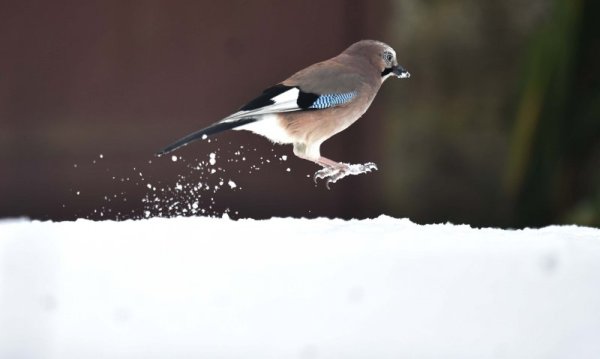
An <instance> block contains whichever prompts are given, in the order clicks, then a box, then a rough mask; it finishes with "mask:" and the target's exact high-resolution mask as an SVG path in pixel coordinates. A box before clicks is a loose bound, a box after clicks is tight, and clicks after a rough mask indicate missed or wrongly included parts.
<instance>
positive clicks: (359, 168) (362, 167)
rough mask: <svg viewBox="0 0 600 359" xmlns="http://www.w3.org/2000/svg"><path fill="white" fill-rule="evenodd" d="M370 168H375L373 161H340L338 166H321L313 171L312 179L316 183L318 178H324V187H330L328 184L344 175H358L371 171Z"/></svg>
mask: <svg viewBox="0 0 600 359" xmlns="http://www.w3.org/2000/svg"><path fill="white" fill-rule="evenodd" d="M372 170H377V165H376V164H375V163H373V162H368V163H365V164H355V165H351V164H347V163H340V165H339V166H335V167H323V168H321V169H320V170H318V171H317V172H315V174H314V176H313V180H314V181H315V183H317V180H319V179H326V181H325V187H327V189H331V188H330V185H331V184H332V183H335V182H337V181H338V180H340V179H342V178H344V177H346V176H349V175H359V174H361V173H367V172H371V171H372Z"/></svg>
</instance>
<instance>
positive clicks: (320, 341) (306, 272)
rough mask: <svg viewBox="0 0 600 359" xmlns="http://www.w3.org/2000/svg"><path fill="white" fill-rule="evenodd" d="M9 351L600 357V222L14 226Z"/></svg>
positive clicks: (4, 267)
mask: <svg viewBox="0 0 600 359" xmlns="http://www.w3.org/2000/svg"><path fill="white" fill-rule="evenodd" d="M0 357H1V358H61V359H62V358H184V357H185V358H261V359H262V358H599V357H600V230H598V229H591V228H580V227H573V226H572V227H548V228H543V229H539V230H522V231H506V230H498V229H472V228H470V227H468V226H455V225H427V226H421V225H417V224H414V223H411V222H410V221H408V220H400V219H393V218H389V217H380V218H377V219H373V220H361V221H358V220H356V221H342V220H326V219H318V220H304V219H272V220H269V221H254V220H240V221H231V220H228V219H210V218H176V219H150V220H141V221H126V222H91V221H85V220H79V221H77V222H68V223H67V222H64V223H48V222H29V221H26V220H12V221H2V222H0Z"/></svg>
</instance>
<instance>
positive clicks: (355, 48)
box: [343, 40, 410, 82]
mask: <svg viewBox="0 0 600 359" xmlns="http://www.w3.org/2000/svg"><path fill="white" fill-rule="evenodd" d="M343 54H347V55H350V56H355V57H356V58H358V59H361V60H363V61H366V62H368V63H369V65H370V66H371V67H373V68H374V70H377V71H378V72H379V73H381V81H382V82H383V81H385V80H386V79H387V78H388V77H390V76H396V77H398V78H401V79H404V78H409V77H410V73H408V71H406V70H405V69H404V68H403V67H402V66H400V65H399V64H398V60H397V59H396V51H394V49H392V48H391V47H390V46H389V45H387V44H384V43H383V42H380V41H375V40H362V41H359V42H356V43H354V44H352V45H351V46H350V47H349V48H347V49H346V50H345V51H344V52H343Z"/></svg>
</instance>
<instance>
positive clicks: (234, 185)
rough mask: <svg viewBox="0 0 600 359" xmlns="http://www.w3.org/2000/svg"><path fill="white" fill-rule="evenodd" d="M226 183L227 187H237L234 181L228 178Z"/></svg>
mask: <svg viewBox="0 0 600 359" xmlns="http://www.w3.org/2000/svg"><path fill="white" fill-rule="evenodd" d="M227 184H228V185H229V187H230V188H231V189H234V188H236V187H237V184H235V182H233V181H232V180H229V182H227Z"/></svg>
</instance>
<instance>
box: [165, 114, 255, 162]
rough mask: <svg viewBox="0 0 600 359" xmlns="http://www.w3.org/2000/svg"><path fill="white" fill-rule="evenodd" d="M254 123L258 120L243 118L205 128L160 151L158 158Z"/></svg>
mask: <svg viewBox="0 0 600 359" xmlns="http://www.w3.org/2000/svg"><path fill="white" fill-rule="evenodd" d="M252 122H256V119H255V118H242V119H239V120H237V121H231V122H217V123H215V124H213V125H210V126H208V127H206V128H203V129H201V130H199V131H196V132H193V133H190V134H189V135H187V136H185V137H183V138H180V139H179V140H177V141H175V142H173V143H172V144H170V145H168V146H167V147H165V148H163V149H162V150H160V151H159V152H157V153H156V155H157V156H162V155H165V154H167V153H169V152H172V151H175V150H176V149H178V148H179V147H182V146H185V145H187V144H188V143H190V142H193V141H196V140H198V139H200V138H202V137H204V136H211V135H214V134H217V133H219V132H223V131H227V130H231V129H232V128H236V127H240V126H243V125H246V124H248V123H252Z"/></svg>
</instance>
